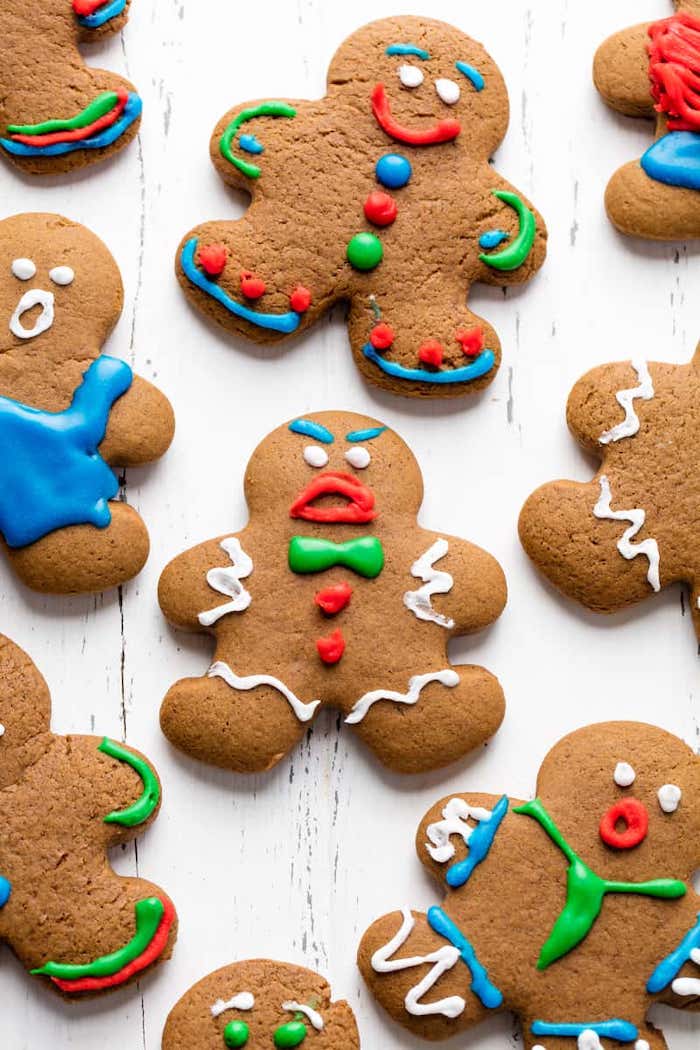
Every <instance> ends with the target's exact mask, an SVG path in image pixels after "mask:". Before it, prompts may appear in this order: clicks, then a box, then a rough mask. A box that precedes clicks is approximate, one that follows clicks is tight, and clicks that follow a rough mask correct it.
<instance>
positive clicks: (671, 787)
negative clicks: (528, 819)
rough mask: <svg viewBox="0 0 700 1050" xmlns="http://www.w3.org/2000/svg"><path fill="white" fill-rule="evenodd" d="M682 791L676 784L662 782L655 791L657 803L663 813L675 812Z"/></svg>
mask: <svg viewBox="0 0 700 1050" xmlns="http://www.w3.org/2000/svg"><path fill="white" fill-rule="evenodd" d="M682 795H683V792H682V791H681V789H680V788H679V787H678V785H677V784H664V785H663V786H662V787H660V788H659V790H658V792H657V798H658V800H659V805H660V806H661V809H662V810H663V811H664V813H675V812H676V810H677V809H678V806H679V804H680V801H681V797H682Z"/></svg>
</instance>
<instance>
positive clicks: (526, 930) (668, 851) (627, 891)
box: [358, 722, 700, 1050]
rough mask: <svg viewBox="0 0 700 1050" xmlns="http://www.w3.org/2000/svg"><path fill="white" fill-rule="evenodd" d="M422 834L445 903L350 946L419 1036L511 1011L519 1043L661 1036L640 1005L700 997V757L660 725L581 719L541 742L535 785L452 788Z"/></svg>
mask: <svg viewBox="0 0 700 1050" xmlns="http://www.w3.org/2000/svg"><path fill="white" fill-rule="evenodd" d="M416 848H417V851H418V855H419V858H420V860H421V861H422V863H423V864H424V865H425V867H426V868H427V870H428V871H429V872H430V874H431V875H433V876H434V877H435V878H436V879H437V880H438V881H439V882H440V883H444V884H445V886H446V893H447V897H446V900H445V901H444V903H443V904H442V905H435V906H434V907H431V908H430V909H429V910H428V912H427V913H426V914H424V913H422V912H417V911H411V910H410V909H409V908H403V909H402V910H400V911H397V912H393V913H391V914H389V915H385V916H384V917H383V918H381V919H379V920H377V921H376V922H375V923H374V925H373V926H371V927H370V929H369V930H368V931H367V932H366V933H365V935H364V938H363V940H362V942H361V944H360V948H359V953H358V962H359V966H360V969H361V971H362V974H363V976H364V978H365V980H366V981H367V983H368V985H369V987H370V990H371V992H372V994H373V995H374V996H375V997H376V999H377V1000H378V1002H379V1003H380V1004H381V1005H382V1006H383V1007H384V1008H385V1009H386V1010H387V1011H388V1013H389V1014H390V1015H391V1017H392V1018H393V1019H394V1020H396V1021H398V1022H399V1023H401V1024H403V1025H404V1026H405V1027H406V1028H409V1029H410V1030H411V1031H412V1032H413V1033H414V1034H416V1035H420V1036H423V1037H424V1038H427V1039H431V1040H436V1039H444V1038H447V1037H449V1036H452V1035H454V1034H456V1033H457V1032H463V1031H465V1030H467V1029H469V1028H472V1027H474V1026H475V1025H477V1024H479V1023H480V1022H482V1021H484V1020H485V1019H486V1018H488V1017H489V1016H491V1015H492V1014H494V1013H497V1012H501V1011H511V1012H512V1013H514V1014H515V1015H516V1016H517V1017H518V1018H519V1019H520V1022H521V1024H522V1032H523V1043H524V1047H525V1050H535V1048H544V1050H613V1048H621V1047H625V1048H627V1047H628V1048H629V1050H666V1042H665V1040H664V1037H663V1034H662V1032H661V1031H660V1030H659V1029H658V1028H656V1027H654V1025H652V1024H651V1023H649V1022H648V1020H647V1014H648V1011H649V1010H650V1008H651V1007H652V1006H653V1005H654V1004H656V1003H665V1004H667V1005H670V1006H675V1007H679V1008H681V1009H685V1010H697V1009H698V1008H700V898H699V897H698V895H697V893H696V892H695V891H694V889H693V884H692V881H691V880H692V878H693V874H694V872H696V871H697V868H698V864H700V758H698V756H697V755H696V754H695V753H694V752H693V751H692V750H691V749H690V748H689V747H688V746H687V745H686V744H684V743H683V742H682V741H681V740H679V739H678V738H677V737H675V736H672V735H671V734H670V733H666V732H664V731H663V730H661V729H657V728H655V727H654V726H650V725H644V724H642V723H637V722H608V723H602V724H598V725H593V726H588V727H587V728H585V729H579V730H577V731H576V732H574V733H571V734H570V735H569V736H567V737H564V739H562V740H560V741H559V742H558V743H557V744H556V745H555V746H554V747H553V748H552V750H551V751H550V752H549V754H548V755H547V756H546V758H545V760H544V762H543V764H542V767H541V769H540V773H539V777H538V781H537V797H536V798H535V799H534V800H532V801H530V802H524V803H523V802H519V801H516V800H513V799H510V798H508V796H507V795H502V796H500V797H499V796H497V795H484V794H479V793H476V792H474V793H472V792H470V793H468V794H459V795H453V796H451V797H448V798H445V799H443V800H442V801H441V802H438V803H437V804H436V805H435V806H434V807H433V808H432V809H431V810H430V812H429V813H428V814H427V815H426V816H425V818H424V819H423V821H422V823H421V825H420V827H419V829H418V835H417V838H416Z"/></svg>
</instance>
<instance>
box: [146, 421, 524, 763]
mask: <svg viewBox="0 0 700 1050" xmlns="http://www.w3.org/2000/svg"><path fill="white" fill-rule="evenodd" d="M460 484H461V482H460ZM245 495H246V499H247V502H248V505H249V507H250V520H249V522H248V524H247V525H246V526H245V528H244V529H243V530H242V531H241V532H238V533H236V534H235V535H223V536H219V537H217V538H216V539H212V540H209V541H207V542H206V543H202V544H200V545H199V546H197V547H193V548H192V549H191V550H189V551H186V552H185V553H184V554H181V555H180V556H179V557H177V558H175V560H174V561H172V562H171V563H170V564H169V565H168V566H167V567H166V569H165V570H164V572H163V575H162V576H161V580H160V585H159V600H160V604H161V608H162V609H163V612H164V613H165V615H166V617H167V618H168V620H170V622H171V623H172V624H174V625H175V626H177V627H182V628H186V629H189V630H196V631H210V632H212V633H213V634H214V635H215V637H216V653H215V657H214V662H213V664H212V665H211V667H210V669H209V672H208V674H207V675H205V676H204V677H201V678H185V679H183V680H182V681H179V682H176V683H175V684H174V685H173V686H172V687H171V689H170V690H169V692H168V694H167V696H166V697H165V700H164V701H163V706H162V708H161V725H162V728H163V730H164V732H165V734H166V736H167V737H168V738H169V739H170V741H171V742H172V743H173V744H175V745H176V746H177V747H179V748H180V749H181V750H183V751H185V752H187V753H188V754H190V755H193V756H194V757H196V758H199V759H202V760H204V761H208V762H211V763H213V764H215V765H219V766H223V767H226V768H229V769H233V770H236V771H239V772H259V771H262V770H266V769H269V768H270V767H272V766H273V765H275V764H276V763H277V762H279V761H280V759H282V758H283V757H284V755H286V754H287V753H288V752H289V751H290V750H291V749H292V747H293V746H294V745H295V744H296V743H297V742H298V741H299V740H300V739H301V737H302V736H303V735H304V733H305V732H306V730H307V728H308V727H309V725H310V724H311V720H312V719H313V718H314V716H315V714H316V712H317V711H318V709H319V708H320V707H322V706H326V705H327V706H330V707H334V708H336V709H337V710H338V711H340V712H341V713H342V715H343V716H344V717H345V722H346V723H347V724H349V725H350V726H351V727H352V728H353V729H354V731H355V732H356V734H357V735H358V736H359V737H360V739H361V740H363V741H364V743H365V744H366V745H367V746H368V747H369V748H370V749H371V750H372V751H373V752H374V753H375V755H376V756H377V758H378V759H379V760H380V761H381V762H383V763H384V764H385V765H386V766H388V767H389V768H391V769H394V770H396V771H399V772H420V771H423V770H428V769H436V768H439V767H442V766H445V765H447V764H448V763H450V762H453V761H455V760H456V759H459V758H461V757H462V756H463V755H465V754H466V753H467V752H468V751H469V750H471V749H472V748H474V747H476V746H478V745H479V744H482V743H483V742H484V741H485V740H486V739H487V738H488V737H489V736H491V735H492V734H493V733H494V732H495V730H496V729H497V728H498V726H499V724H500V722H501V719H502V717H503V706H504V704H503V693H502V691H501V687H500V685H499V683H498V681H497V679H496V678H494V676H493V675H492V674H490V673H489V672H488V671H486V670H484V668H482V667H476V666H472V665H459V666H452V664H451V663H450V661H449V660H448V657H447V643H448V641H449V639H451V638H454V637H456V636H458V635H463V634H470V633H472V632H474V631H478V630H480V629H481V628H483V627H486V626H487V625H488V624H490V623H492V622H493V621H494V620H495V619H496V618H497V617H498V616H499V615H500V613H501V611H502V609H503V606H504V604H505V599H506V586H505V580H504V577H503V573H502V571H501V568H500V566H499V565H498V562H496V560H495V559H494V558H492V557H491V555H489V554H487V553H486V552H485V551H483V550H481V549H480V548H479V547H475V546H473V545H472V544H470V543H467V542H466V541H465V540H461V539H456V538H454V537H451V536H447V535H445V534H442V533H435V532H430V531H428V530H427V529H423V528H421V527H419V526H418V525H417V523H416V515H417V513H418V509H419V507H420V504H421V500H422V495H423V483H422V478H421V474H420V470H419V468H418V465H417V463H416V461H415V459H414V457H413V455H412V453H411V451H410V450H409V448H408V447H407V446H406V445H405V444H404V442H403V441H402V440H401V438H400V437H399V436H398V435H397V434H396V433H395V432H394V431H392V430H391V429H389V428H388V427H386V426H383V425H382V424H381V423H378V422H377V421H376V420H374V419H370V418H368V417H366V416H359V415H355V414H354V413H349V412H319V413H316V412H315V413H313V414H312V415H308V416H304V417H300V418H298V419H294V420H292V421H291V422H290V423H288V424H284V425H283V426H281V427H278V429H277V430H274V431H273V432H272V433H271V434H270V435H268V437H266V438H265V439H264V440H263V441H262V442H261V444H260V445H259V446H258V448H257V449H256V450H255V451H254V452H253V455H252V457H251V459H250V461H249V463H248V466H247V469H246V473H245Z"/></svg>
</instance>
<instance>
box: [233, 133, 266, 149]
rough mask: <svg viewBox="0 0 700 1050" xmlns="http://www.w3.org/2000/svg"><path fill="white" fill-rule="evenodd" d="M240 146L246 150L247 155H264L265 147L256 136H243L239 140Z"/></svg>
mask: <svg viewBox="0 0 700 1050" xmlns="http://www.w3.org/2000/svg"><path fill="white" fill-rule="evenodd" d="M238 145H239V146H240V147H241V149H243V150H245V151H246V153H264V152H265V147H264V146H263V144H262V142H258V140H257V139H256V137H255V135H241V137H240V138H239V140H238Z"/></svg>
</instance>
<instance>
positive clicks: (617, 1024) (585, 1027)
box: [531, 1017, 639, 1043]
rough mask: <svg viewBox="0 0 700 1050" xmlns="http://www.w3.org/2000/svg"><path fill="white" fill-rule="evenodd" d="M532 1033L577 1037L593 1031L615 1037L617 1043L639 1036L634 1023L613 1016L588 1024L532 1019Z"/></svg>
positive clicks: (603, 1036) (633, 1039) (611, 1037)
mask: <svg viewBox="0 0 700 1050" xmlns="http://www.w3.org/2000/svg"><path fill="white" fill-rule="evenodd" d="M531 1028H532V1034H533V1035H539V1036H546V1035H551V1036H568V1037H571V1038H573V1039H576V1038H578V1036H580V1035H581V1032H589V1031H590V1032H595V1033H596V1035H599V1036H601V1037H602V1038H603V1039H615V1040H617V1042H618V1043H633V1042H634V1041H635V1040H636V1039H637V1037H638V1036H639V1032H638V1030H637V1028H636V1026H635V1025H633V1024H631V1023H630V1022H629V1021H621V1020H620V1019H619V1018H617V1017H613V1019H612V1020H611V1021H592V1022H591V1023H590V1024H588V1023H586V1024H557V1023H553V1024H550V1023H549V1022H548V1021H533V1022H532V1026H531Z"/></svg>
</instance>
